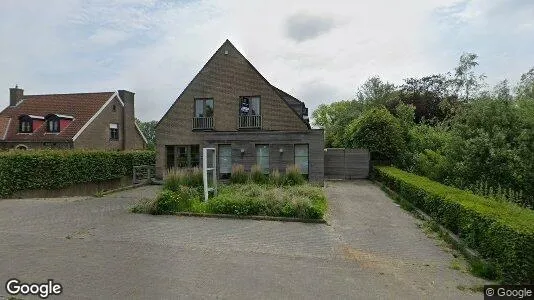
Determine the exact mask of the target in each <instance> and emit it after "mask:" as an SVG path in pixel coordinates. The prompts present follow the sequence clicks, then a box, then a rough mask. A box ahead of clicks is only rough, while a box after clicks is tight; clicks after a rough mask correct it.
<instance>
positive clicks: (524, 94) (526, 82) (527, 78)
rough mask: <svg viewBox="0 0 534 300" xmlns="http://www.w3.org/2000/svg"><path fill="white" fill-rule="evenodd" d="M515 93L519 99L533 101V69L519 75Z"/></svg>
mask: <svg viewBox="0 0 534 300" xmlns="http://www.w3.org/2000/svg"><path fill="white" fill-rule="evenodd" d="M516 93H517V96H518V97H519V98H530V99H534V67H533V68H532V69H530V70H529V71H528V72H527V73H525V74H523V75H521V79H520V80H519V84H518V86H517V88H516Z"/></svg>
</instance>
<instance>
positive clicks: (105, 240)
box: [0, 181, 483, 299]
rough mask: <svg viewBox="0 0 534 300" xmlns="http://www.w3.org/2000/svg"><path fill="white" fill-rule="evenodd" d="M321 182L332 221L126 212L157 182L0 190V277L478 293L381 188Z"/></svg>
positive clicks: (150, 289)
mask: <svg viewBox="0 0 534 300" xmlns="http://www.w3.org/2000/svg"><path fill="white" fill-rule="evenodd" d="M326 185H327V188H326V191H327V194H328V197H329V203H330V204H329V205H330V212H329V216H328V221H329V225H325V224H304V223H283V222H273V221H254V220H232V219H212V218H195V217H175V216H151V215H140V214H131V213H129V212H128V208H129V207H130V206H132V205H133V204H135V203H136V202H137V201H139V200H140V199H142V198H151V197H154V195H155V193H156V192H157V191H158V189H159V187H156V186H147V187H141V188H137V189H133V190H129V191H124V192H120V193H115V194H112V195H108V196H105V197H102V198H93V197H78V198H61V199H25V200H0V234H1V238H2V242H1V243H0V257H1V258H2V259H1V260H0V282H1V284H2V286H4V284H5V282H6V281H7V280H8V279H9V278H13V277H15V278H18V279H20V280H21V281H24V282H28V283H31V282H46V280H47V279H53V280H54V281H56V282H59V283H61V284H62V286H63V289H64V291H63V294H61V295H60V296H52V297H50V298H49V299H175V298H197V299H205V298H224V299H226V298H228V299H236V298H247V299H250V298H254V299H258V298H259V299H295V298H297V299H310V298H320V299H324V298H344V299H347V298H352V299H374V298H381V299H384V298H387V299H397V298H403V299H422V298H443V299H462V298H473V299H480V298H481V297H482V294H480V293H474V292H469V291H462V290H460V289H458V286H459V285H464V286H466V285H467V286H469V285H476V284H482V283H483V281H482V280H480V279H477V278H474V277H472V276H471V275H469V274H466V273H465V272H460V271H456V270H452V269H451V268H450V266H451V261H452V259H453V256H452V254H450V253H449V252H446V251H444V250H443V249H442V247H439V246H436V245H435V244H436V240H433V239H430V238H428V237H427V236H426V235H425V233H424V232H423V231H422V230H421V229H420V228H419V227H418V222H419V221H417V220H415V219H414V218H413V217H412V216H410V215H409V214H407V213H406V212H404V211H403V210H402V209H400V208H399V207H397V206H396V205H395V204H394V203H393V202H392V201H391V200H390V199H389V198H387V196H386V195H385V194H384V193H383V192H382V191H381V190H380V189H379V188H377V187H376V186H374V185H373V184H372V183H370V182H369V181H351V182H328V183H327V184H326ZM2 296H3V297H5V298H8V295H7V292H6V290H5V288H4V287H2V288H1V289H0V299H2ZM18 298H21V299H24V298H25V297H24V296H18Z"/></svg>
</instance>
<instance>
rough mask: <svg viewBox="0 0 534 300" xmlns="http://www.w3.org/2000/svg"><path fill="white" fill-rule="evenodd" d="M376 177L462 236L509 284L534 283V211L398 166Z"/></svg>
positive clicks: (380, 170)
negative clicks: (416, 173) (401, 168)
mask: <svg viewBox="0 0 534 300" xmlns="http://www.w3.org/2000/svg"><path fill="white" fill-rule="evenodd" d="M374 176H375V178H376V179H377V180H379V181H381V182H382V183H384V184H385V185H386V186H387V187H389V188H390V189H392V190H393V191H395V192H396V193H398V194H399V195H400V196H401V197H402V198H404V199H406V200H408V201H410V202H411V203H412V204H414V205H415V206H416V207H418V208H419V209H421V210H422V211H424V212H425V213H427V214H428V215H430V216H431V217H432V218H434V220H436V222H438V223H440V224H442V225H443V226H445V227H446V228H448V229H449V230H451V231H452V232H454V233H455V234H457V235H458V236H459V237H460V238H461V239H462V240H463V241H464V242H465V243H466V244H467V245H468V246H469V247H471V248H473V249H475V250H477V251H478V253H480V255H481V256H482V257H483V258H485V259H486V260H487V261H488V262H489V263H490V264H492V265H493V266H494V267H495V268H496V272H497V275H498V276H499V279H501V280H502V281H503V282H505V283H534V211H532V210H529V209H524V208H521V207H519V206H516V205H514V204H511V203H507V202H501V201H498V200H494V199H491V198H484V197H481V196H476V195H474V194H472V193H470V192H467V191H463V190H460V189H456V188H452V187H449V186H445V185H442V184H440V183H437V182H435V181H431V180H430V179H428V178H426V177H421V176H417V175H414V174H411V173H407V172H404V171H401V170H399V169H396V168H393V167H376V168H375V174H374Z"/></svg>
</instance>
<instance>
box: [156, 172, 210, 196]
mask: <svg viewBox="0 0 534 300" xmlns="http://www.w3.org/2000/svg"><path fill="white" fill-rule="evenodd" d="M203 185H204V182H203V179H202V171H201V170H200V168H196V167H195V168H190V169H183V168H182V169H178V168H172V169H169V170H168V171H167V176H166V177H165V180H164V183H163V188H164V189H167V190H171V191H174V192H177V191H179V190H180V186H187V187H193V188H201V187H202V186H203Z"/></svg>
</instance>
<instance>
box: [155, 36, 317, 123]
mask: <svg viewBox="0 0 534 300" xmlns="http://www.w3.org/2000/svg"><path fill="white" fill-rule="evenodd" d="M223 47H231V48H232V49H233V50H235V51H236V52H237V53H238V54H239V55H240V56H241V57H242V58H243V59H244V60H245V61H246V62H247V64H248V65H249V66H250V67H251V68H252V70H254V72H256V73H257V74H258V75H259V77H260V78H262V79H263V80H264V81H265V83H266V84H267V85H268V86H270V87H271V88H272V89H273V91H274V92H275V94H276V95H278V96H279V97H280V99H282V100H283V102H284V103H285V104H286V105H287V106H288V108H290V109H291V111H293V112H294V113H295V115H296V116H297V117H298V118H299V119H300V120H301V121H302V122H303V123H304V124H305V125H306V126H307V127H308V129H311V126H310V124H309V122H306V121H305V120H304V119H303V118H302V116H301V115H300V114H299V113H298V112H297V111H295V109H294V108H293V107H292V106H291V105H290V103H289V102H288V100H287V99H285V96H284V94H287V93H286V92H284V91H282V90H280V89H278V88H276V87H274V86H273V85H272V84H270V83H269V81H268V80H267V79H266V78H265V77H263V75H262V74H261V73H260V72H259V71H258V69H256V67H254V65H253V64H252V63H251V62H250V61H249V60H248V59H247V58H246V57H245V56H244V55H243V54H242V53H241V52H240V51H239V50H237V48H236V47H235V46H234V45H233V44H232V42H230V41H229V40H228V39H227V40H226V41H225V42H224V43H223V44H222V45H221V46H220V47H219V48H218V49H217V50H216V51H215V53H213V55H212V56H211V57H210V59H209V60H208V61H207V62H206V63H205V64H204V66H203V67H202V68H201V69H200V71H198V73H197V74H196V75H195V77H193V79H192V80H191V81H190V82H189V84H188V85H187V86H186V87H185V89H184V90H183V91H182V92H181V93H180V95H179V96H178V98H176V100H175V101H174V103H173V104H172V105H171V107H170V108H169V109H168V110H167V111H166V112H165V114H164V115H163V117H162V118H161V119H160V120H159V122H158V124H156V128H157V127H158V126H159V124H160V123H161V121H162V120H163V119H165V117H167V115H168V113H169V112H170V111H171V110H172V109H173V107H174V106H175V105H176V103H177V102H178V101H179V99H180V98H181V97H182V95H183V94H184V93H185V91H187V89H188V88H189V86H190V85H191V83H192V82H194V81H195V79H196V78H197V77H198V76H199V74H200V73H202V70H204V68H206V66H207V65H208V64H209V63H210V62H211V61H212V60H213V59H214V57H215V55H216V54H217V53H218V52H219V51H220V50H221V48H223ZM287 95H288V96H289V97H292V98H294V97H293V96H291V95H289V94H287ZM294 99H296V98H294ZM296 100H297V101H300V100H298V99H296ZM300 102H301V101H300Z"/></svg>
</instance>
